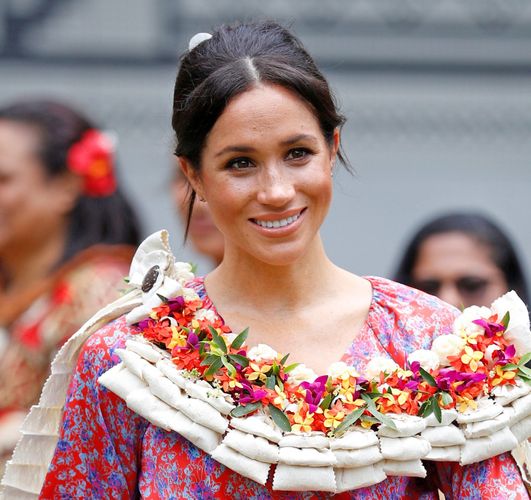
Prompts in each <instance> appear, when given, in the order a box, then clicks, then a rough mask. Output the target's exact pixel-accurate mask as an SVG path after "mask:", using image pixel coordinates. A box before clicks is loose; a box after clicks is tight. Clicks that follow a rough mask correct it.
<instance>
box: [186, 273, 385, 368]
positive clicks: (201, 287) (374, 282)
mask: <svg viewBox="0 0 531 500" xmlns="http://www.w3.org/2000/svg"><path fill="white" fill-rule="evenodd" d="M361 277H362V278H363V279H365V280H367V281H368V282H369V283H370V285H371V289H372V295H371V302H370V304H369V309H368V311H367V315H366V317H365V320H364V322H363V325H362V326H361V328H360V329H359V332H358V334H357V335H356V336H354V337H353V338H352V341H351V342H350V343H349V344H348V345H347V346H346V349H345V350H344V351H343V354H342V355H341V357H340V358H339V359H338V360H336V361H345V360H347V359H348V357H349V352H350V350H351V349H352V348H353V345H354V344H355V343H356V342H358V341H360V340H362V339H363V338H365V337H366V336H367V335H370V334H371V332H373V331H374V329H373V323H374V322H373V317H374V314H375V312H376V308H377V302H378V294H379V290H378V288H379V282H380V281H381V280H382V278H378V277H376V276H361ZM186 286H188V287H190V288H193V289H194V291H195V292H196V293H197V294H198V295H199V297H200V298H201V300H202V301H203V306H204V308H205V309H208V310H211V311H212V312H214V313H215V314H216V315H217V316H218V317H219V318H220V319H221V321H222V322H223V324H224V325H227V323H226V322H225V319H224V318H223V316H222V315H221V314H219V312H218V310H217V308H216V306H215V304H214V303H213V301H212V300H211V299H210V297H209V296H208V293H207V290H206V286H205V276H197V277H195V278H194V279H193V280H192V281H191V282H190V283H188V284H187V285H186ZM228 326H229V328H230V325H228ZM231 331H232V329H231ZM251 347H252V346H251ZM282 354H287V353H282ZM336 361H332V363H334V362H336ZM332 363H331V364H332ZM306 366H308V365H306ZM329 366H330V365H329ZM308 368H312V367H311V366H308ZM318 375H320V374H318Z"/></svg>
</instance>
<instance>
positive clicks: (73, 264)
mask: <svg viewBox="0 0 531 500" xmlns="http://www.w3.org/2000/svg"><path fill="white" fill-rule="evenodd" d="M133 252H134V248H133V247H129V246H126V245H97V246H94V247H91V248H89V249H87V250H85V251H83V252H81V253H80V254H78V255H76V256H75V257H74V258H72V259H71V260H70V261H69V262H68V263H67V264H65V266H64V268H63V269H62V270H61V271H60V274H61V275H62V278H63V281H66V282H71V283H77V282H83V281H85V280H86V279H91V280H102V279H103V280H109V279H112V280H114V281H119V280H122V278H124V277H125V276H126V275H127V273H128V271H129V266H130V263H131V258H132V256H133Z"/></svg>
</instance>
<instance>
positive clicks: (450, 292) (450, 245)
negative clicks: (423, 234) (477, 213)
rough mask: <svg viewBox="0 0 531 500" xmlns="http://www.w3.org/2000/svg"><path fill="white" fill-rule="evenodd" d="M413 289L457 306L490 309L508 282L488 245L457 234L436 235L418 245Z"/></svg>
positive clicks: (413, 274)
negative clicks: (491, 254)
mask: <svg viewBox="0 0 531 500" xmlns="http://www.w3.org/2000/svg"><path fill="white" fill-rule="evenodd" d="M412 278H413V286H414V287H415V288H419V289H420V290H424V291H425V292H428V293H431V294H432V295H436V296H438V297H439V298H441V299H442V300H444V301H446V302H448V303H450V304H453V305H454V306H456V307H459V308H462V307H468V306H471V305H478V306H490V304H491V303H492V301H493V300H494V299H496V298H498V297H499V296H500V295H502V294H504V293H505V292H507V291H508V290H507V282H506V280H505V277H504V275H503V273H502V272H501V270H500V269H499V268H498V267H496V265H495V264H494V262H493V261H492V258H491V256H490V251H489V249H488V247H487V246H485V245H483V244H481V243H480V242H478V241H477V240H476V239H474V238H471V237H470V236H467V235H466V234H464V233H460V232H451V233H443V234H436V235H433V236H430V237H428V238H427V239H426V240H424V242H423V243H422V244H421V246H420V248H419V254H418V258H417V262H416V264H415V265H414V267H413V270H412Z"/></svg>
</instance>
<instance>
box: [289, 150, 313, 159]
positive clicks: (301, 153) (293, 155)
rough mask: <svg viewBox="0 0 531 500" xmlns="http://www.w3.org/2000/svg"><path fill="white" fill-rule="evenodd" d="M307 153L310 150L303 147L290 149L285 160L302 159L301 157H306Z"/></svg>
mask: <svg viewBox="0 0 531 500" xmlns="http://www.w3.org/2000/svg"><path fill="white" fill-rule="evenodd" d="M309 154H310V152H309V151H308V150H307V149H305V148H297V149H292V150H291V151H290V152H289V153H288V156H287V157H286V159H287V160H302V159H303V158H306V156H308V155H309Z"/></svg>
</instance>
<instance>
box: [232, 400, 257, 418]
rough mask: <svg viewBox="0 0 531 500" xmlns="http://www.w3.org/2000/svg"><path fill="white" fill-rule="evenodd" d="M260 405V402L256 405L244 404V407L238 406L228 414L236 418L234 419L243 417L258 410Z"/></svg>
mask: <svg viewBox="0 0 531 500" xmlns="http://www.w3.org/2000/svg"><path fill="white" fill-rule="evenodd" d="M261 405H262V403H260V401H257V402H256V403H249V404H246V405H245V406H244V405H240V406H237V407H236V408H234V409H233V410H232V411H231V412H230V414H231V416H232V417H236V418H238V417H244V416H245V415H249V413H252V412H253V411H256V410H258V408H260V406H261Z"/></svg>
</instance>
